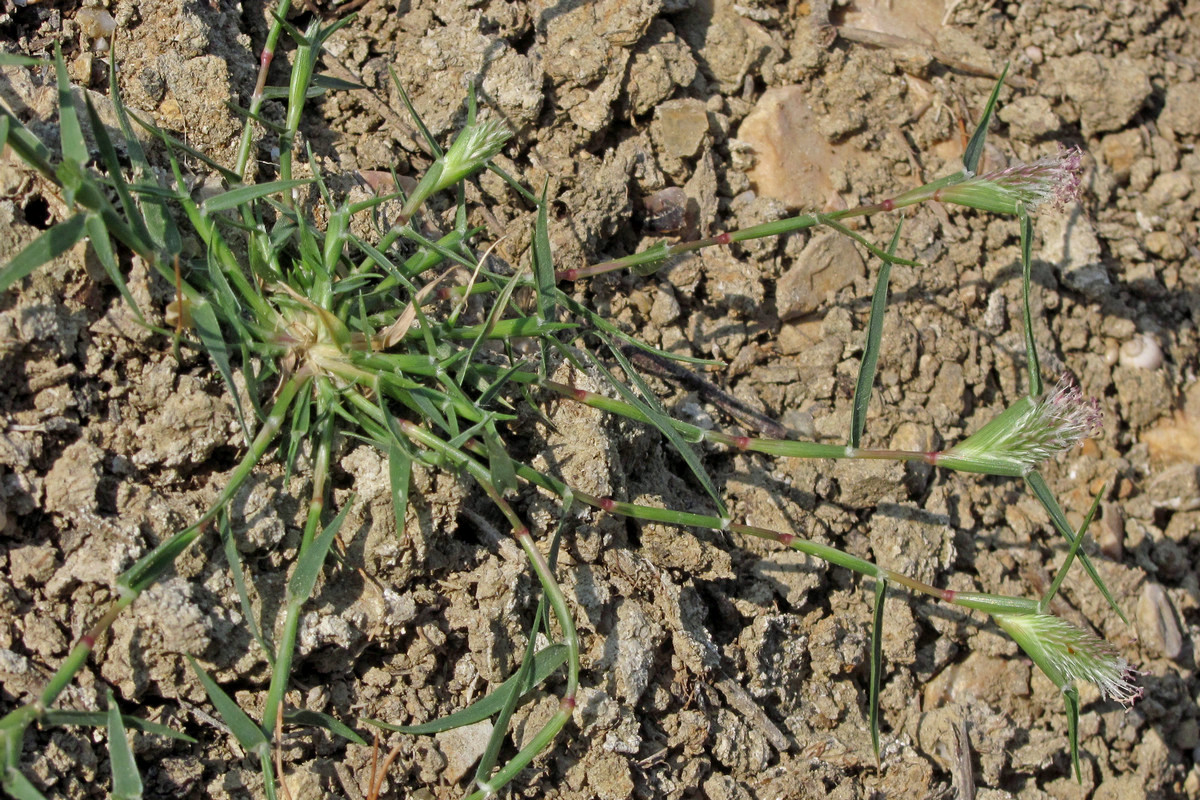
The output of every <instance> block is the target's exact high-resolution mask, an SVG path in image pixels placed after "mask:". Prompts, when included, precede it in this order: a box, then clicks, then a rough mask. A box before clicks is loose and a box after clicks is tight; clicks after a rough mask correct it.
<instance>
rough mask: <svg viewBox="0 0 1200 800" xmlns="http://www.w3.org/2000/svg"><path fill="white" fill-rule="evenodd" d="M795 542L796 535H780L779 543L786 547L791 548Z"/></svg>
mask: <svg viewBox="0 0 1200 800" xmlns="http://www.w3.org/2000/svg"><path fill="white" fill-rule="evenodd" d="M794 541H796V535H795V534H794V533H781V534H779V543H780V544H781V545H783V546H784V547H791V546H792V542H794Z"/></svg>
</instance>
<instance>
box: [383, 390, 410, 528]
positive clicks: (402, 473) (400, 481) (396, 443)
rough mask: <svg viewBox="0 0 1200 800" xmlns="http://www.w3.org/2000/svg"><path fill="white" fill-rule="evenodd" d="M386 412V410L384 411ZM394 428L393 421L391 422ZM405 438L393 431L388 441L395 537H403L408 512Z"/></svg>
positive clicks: (408, 479)
mask: <svg viewBox="0 0 1200 800" xmlns="http://www.w3.org/2000/svg"><path fill="white" fill-rule="evenodd" d="M384 413H385V414H386V413H387V412H386V411H385V412H384ZM392 427H393V428H394V427H395V425H394V422H393V423H392ZM405 441H406V440H405V439H403V438H401V437H400V436H399V435H398V431H393V438H392V439H390V440H389V441H388V448H387V451H388V478H389V480H390V481H391V486H392V513H393V514H395V516H396V537H397V538H398V539H401V540H403V539H404V521H405V516H406V514H407V513H408V487H409V483H410V481H411V480H412V462H413V459H412V456H411V455H409V454H408V452H407V451H406V450H405V449H404V447H405V446H404V444H403V442H405Z"/></svg>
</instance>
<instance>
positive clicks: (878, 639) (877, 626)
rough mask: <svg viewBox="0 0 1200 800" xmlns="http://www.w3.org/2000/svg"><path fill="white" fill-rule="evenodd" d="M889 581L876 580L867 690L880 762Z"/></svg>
mask: <svg viewBox="0 0 1200 800" xmlns="http://www.w3.org/2000/svg"><path fill="white" fill-rule="evenodd" d="M886 597H887V581H885V580H883V579H882V578H876V579H875V612H874V614H873V615H872V617H871V676H870V685H869V686H868V688H867V703H868V712H867V718H868V721H869V723H870V726H871V747H873V748H874V750H875V761H876V762H878V761H879V685H880V682H881V680H882V677H883V602H884V599H885V598H886Z"/></svg>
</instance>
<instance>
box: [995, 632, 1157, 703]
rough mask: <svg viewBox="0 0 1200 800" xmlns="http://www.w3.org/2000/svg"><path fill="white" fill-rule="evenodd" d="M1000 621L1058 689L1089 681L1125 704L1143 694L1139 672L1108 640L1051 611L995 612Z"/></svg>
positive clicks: (1105, 693)
mask: <svg viewBox="0 0 1200 800" xmlns="http://www.w3.org/2000/svg"><path fill="white" fill-rule="evenodd" d="M993 616H994V619H995V620H996V622H997V624H999V625H1000V627H1001V628H1003V629H1004V630H1005V631H1007V632H1008V634H1009V635H1010V636H1012V637H1013V639H1014V640H1015V641H1016V642H1017V644H1019V645H1020V646H1021V649H1022V650H1024V651H1025V653H1026V655H1028V656H1029V657H1030V658H1031V659H1033V661H1034V663H1035V664H1037V665H1038V668H1040V669H1041V670H1042V672H1044V673H1045V674H1046V677H1048V678H1049V679H1050V680H1051V681H1052V682H1053V683H1054V685H1055V686H1057V687H1058V688H1059V689H1061V690H1064V691H1065V690H1067V689H1069V688H1071V686H1072V685H1073V684H1075V683H1076V682H1078V681H1089V682H1091V683H1094V684H1096V686H1097V687H1099V689H1100V691H1101V693H1103V694H1104V696H1105V697H1107V698H1109V699H1110V700H1116V701H1117V702H1118V703H1120V704H1121V705H1123V706H1125V707H1126V708H1128V707H1130V706H1132V705H1133V703H1134V701H1135V700H1137V699H1138V698H1140V697H1141V696H1142V688H1141V687H1140V686H1137V685H1135V684H1134V682H1133V681H1134V679H1135V678H1136V676H1137V674H1138V672H1137V670H1135V669H1134V668H1133V667H1131V666H1130V664H1129V662H1128V661H1126V660H1125V659H1124V658H1122V657H1121V656H1119V655H1118V654H1117V650H1116V648H1115V647H1113V646H1112V645H1111V644H1110V643H1108V642H1106V641H1105V640H1103V639H1101V638H1099V637H1097V636H1095V635H1093V634H1092V633H1090V632H1088V631H1085V630H1083V629H1082V628H1077V627H1076V626H1074V625H1072V624H1071V623H1069V622H1067V621H1066V620H1064V619H1062V618H1061V617H1056V616H1054V615H1053V614H995V615H993Z"/></svg>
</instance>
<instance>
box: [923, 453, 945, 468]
mask: <svg viewBox="0 0 1200 800" xmlns="http://www.w3.org/2000/svg"><path fill="white" fill-rule="evenodd" d="M941 455H942V453H941V451H940V450H930V451H929V452H928V453H926V454H925V461H926V463H929V464H932V465H934V466H937V462H938V457H940V456H941Z"/></svg>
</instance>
